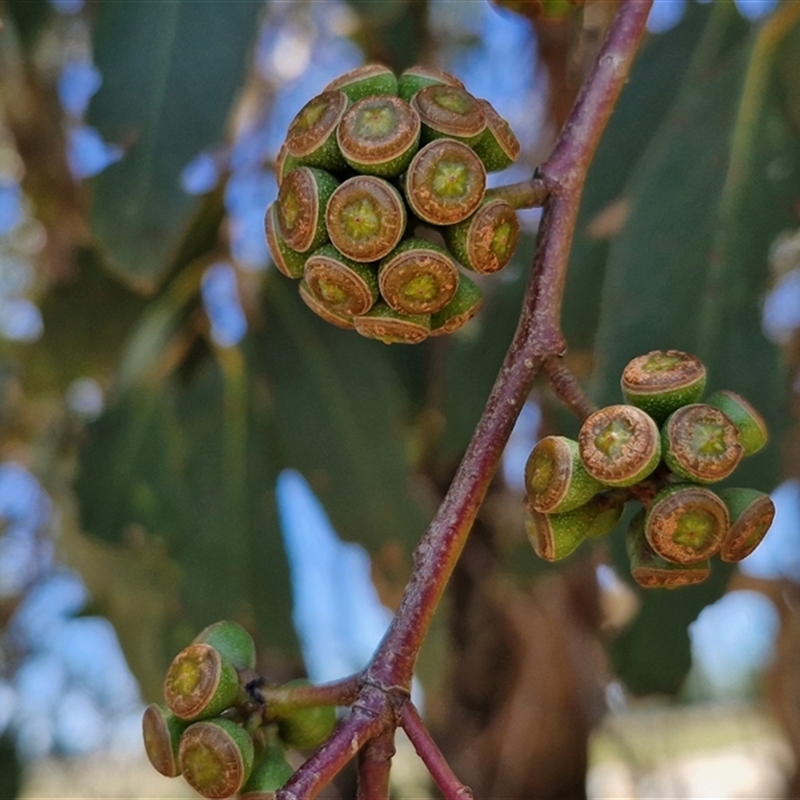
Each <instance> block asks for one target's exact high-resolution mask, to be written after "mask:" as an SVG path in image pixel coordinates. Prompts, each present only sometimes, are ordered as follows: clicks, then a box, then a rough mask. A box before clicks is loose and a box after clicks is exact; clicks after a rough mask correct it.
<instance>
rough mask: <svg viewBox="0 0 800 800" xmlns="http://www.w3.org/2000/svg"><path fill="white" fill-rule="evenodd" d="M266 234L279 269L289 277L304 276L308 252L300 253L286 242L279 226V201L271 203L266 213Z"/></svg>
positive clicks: (273, 261)
mask: <svg viewBox="0 0 800 800" xmlns="http://www.w3.org/2000/svg"><path fill="white" fill-rule="evenodd" d="M264 234H265V236H266V239H267V247H268V248H269V254H270V256H272V263H273V264H275V267H276V268H277V269H278V271H279V272H282V273H283V274H284V275H286V277H287V278H294V279H295V280H296V279H298V278H302V277H303V272H304V271H305V267H306V253H298V252H297V251H296V250H292V248H291V247H289V245H288V244H286V240H285V239H284V238H283V236H282V235H281V232H280V228H279V226H278V206H277V203H270V204H269V207H268V208H267V213H266V214H265V215H264Z"/></svg>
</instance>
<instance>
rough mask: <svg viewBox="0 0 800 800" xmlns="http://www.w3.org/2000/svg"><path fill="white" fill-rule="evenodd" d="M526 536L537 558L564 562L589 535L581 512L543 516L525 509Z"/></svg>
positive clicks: (527, 507) (532, 510) (574, 511)
mask: <svg viewBox="0 0 800 800" xmlns="http://www.w3.org/2000/svg"><path fill="white" fill-rule="evenodd" d="M525 533H526V534H527V536H528V541H529V542H530V543H531V546H532V547H533V549H534V551H535V552H536V555H538V556H539V558H543V559H544V560H545V561H561V559H563V558H566V557H567V556H568V555H570V554H571V553H573V552H574V551H575V549H576V548H577V547H578V545H580V544H581V542H583V541H584V539H586V537H587V536H588V535H589V528H588V526H587V525H586V519H585V518H584V515H583V514H581V513H580V509H575V510H573V511H567V512H566V513H564V514H541V513H539V512H538V511H535V510H534V509H532V508H530V507H529V506H526V508H525Z"/></svg>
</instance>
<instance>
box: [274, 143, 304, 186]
mask: <svg viewBox="0 0 800 800" xmlns="http://www.w3.org/2000/svg"><path fill="white" fill-rule="evenodd" d="M302 166H303V165H302V164H301V163H300V159H299V158H295V157H294V156H293V155H292V154H291V153H290V152H289V148H288V147H287V146H286V141H285V140H284V141H283V143H282V144H281V146H280V148H279V150H278V155H277V156H275V180H276V181H277V183H278V188H280V185H281V184H282V183H283V179H284V178H285V177H286V176H287V175H288V174H289V173H290V172H291V171H292V170H293V169H295V168H296V167H302Z"/></svg>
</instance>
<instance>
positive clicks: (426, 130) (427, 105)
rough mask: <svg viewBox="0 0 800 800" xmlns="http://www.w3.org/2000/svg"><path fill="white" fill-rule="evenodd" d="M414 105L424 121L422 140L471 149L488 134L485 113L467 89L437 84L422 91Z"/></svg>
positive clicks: (418, 93) (413, 102)
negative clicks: (448, 142)
mask: <svg viewBox="0 0 800 800" xmlns="http://www.w3.org/2000/svg"><path fill="white" fill-rule="evenodd" d="M411 102H412V105H413V106H414V108H415V109H416V111H417V113H418V114H419V117H420V119H421V120H422V140H423V141H425V142H430V141H432V140H434V139H438V138H440V137H447V138H449V139H457V140H458V141H460V142H464V143H465V144H469V145H472V144H474V143H475V142H477V141H478V139H479V138H480V136H481V134H482V133H483V132H484V131H485V130H486V112H485V111H484V108H483V106H482V105H481V104H480V103H479V102H478V100H477V99H476V98H475V97H473V96H472V95H471V94H470V93H469V92H468V91H467V90H466V89H462V88H460V87H458V86H450V85H448V84H444V83H435V84H431V85H430V86H426V87H425V88H423V89H420V90H419V91H418V92H417V93H416V94H415V95H414V98H413V99H412V101H411Z"/></svg>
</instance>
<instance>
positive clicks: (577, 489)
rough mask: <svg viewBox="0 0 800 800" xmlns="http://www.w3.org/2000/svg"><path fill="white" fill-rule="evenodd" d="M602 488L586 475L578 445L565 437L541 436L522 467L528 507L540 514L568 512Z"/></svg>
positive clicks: (598, 482) (600, 484) (597, 482)
mask: <svg viewBox="0 0 800 800" xmlns="http://www.w3.org/2000/svg"><path fill="white" fill-rule="evenodd" d="M603 488H604V486H603V484H602V483H600V481H598V480H596V479H595V478H593V477H592V476H591V475H589V473H588V472H586V469H585V468H584V466H583V462H582V461H581V456H580V452H579V449H578V443H577V442H576V441H573V440H572V439H569V438H567V437H566V436H545V437H544V439H541V440H539V442H537V444H536V446H535V447H534V448H533V450H531V454H530V455H529V456H528V460H527V463H526V464H525V490H526V491H527V495H528V504H529V505H530V506H531V508H533V509H534V511H539V512H540V513H542V514H556V513H563V512H565V511H572V509H574V508H578V506H582V505H584V504H585V503H587V502H588V501H589V500H590V499H591V498H592V497H594V495H596V494H597V493H598V492H599V491H601V490H602V489H603Z"/></svg>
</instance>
